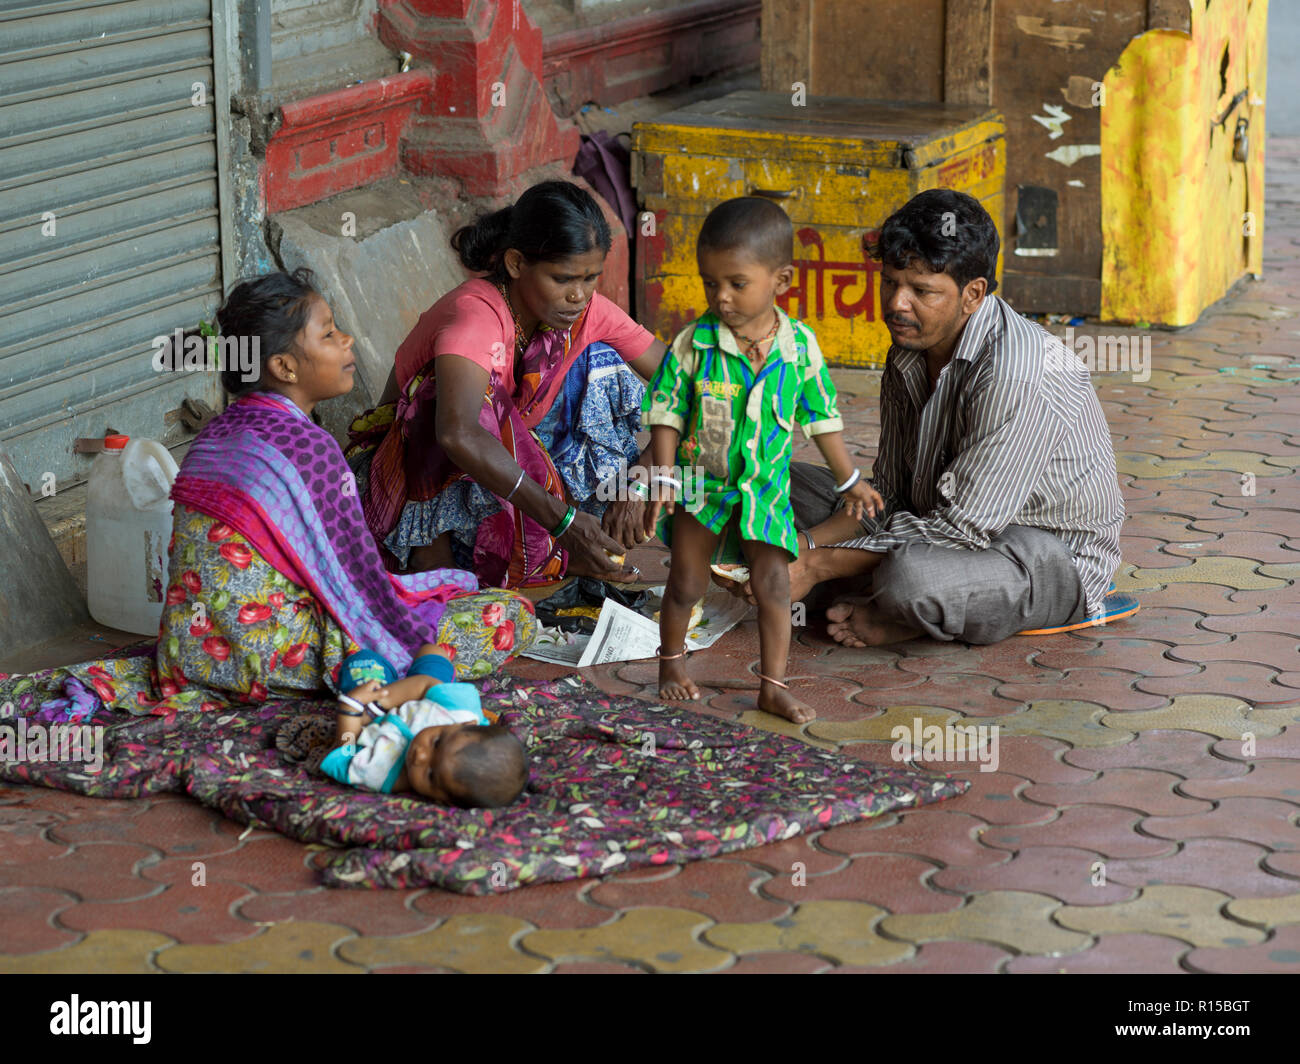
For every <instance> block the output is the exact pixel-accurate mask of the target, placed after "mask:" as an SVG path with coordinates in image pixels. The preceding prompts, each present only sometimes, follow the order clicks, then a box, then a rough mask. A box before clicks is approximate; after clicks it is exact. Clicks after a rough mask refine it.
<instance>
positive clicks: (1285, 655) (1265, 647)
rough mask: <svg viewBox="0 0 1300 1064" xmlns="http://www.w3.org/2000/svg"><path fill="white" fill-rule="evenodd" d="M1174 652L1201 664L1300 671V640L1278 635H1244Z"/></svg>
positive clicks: (1185, 659)
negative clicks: (1224, 663) (1235, 663)
mask: <svg viewBox="0 0 1300 1064" xmlns="http://www.w3.org/2000/svg"><path fill="white" fill-rule="evenodd" d="M1170 653H1171V654H1172V655H1174V656H1176V657H1178V658H1181V659H1182V660H1184V661H1192V662H1197V663H1205V662H1210V661H1243V662H1254V663H1256V664H1260V665H1266V666H1268V667H1269V668H1272V669H1276V670H1277V671H1278V672H1289V671H1294V670H1296V669H1300V641H1297V639H1296V637H1295V636H1290V635H1279V634H1278V633H1276V632H1244V633H1241V634H1238V635H1236V636H1234V637H1233V638H1232V640H1231V641H1230V642H1226V643H1213V644H1210V645H1208V646H1183V647H1175V648H1174V649H1173V650H1172V651H1170Z"/></svg>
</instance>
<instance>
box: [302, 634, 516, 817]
mask: <svg viewBox="0 0 1300 1064" xmlns="http://www.w3.org/2000/svg"><path fill="white" fill-rule="evenodd" d="M417 674H418V675H421V676H428V677H430V678H431V679H435V680H442V681H444V682H442V683H438V684H433V685H430V687H429V689H428V690H427V691H426V692H425V695H424V697H423V698H420V699H414V700H412V701H410V702H405V703H403V704H402V705H400V706H398V707H397V708H396V709H390V710H389V711H388V712H387V713H385V714H384V715H383V716H382V717H378V718H376V719H375V720H373V721H372V722H371V723H369V724H367V725H366V726H365V727H364V728H362V729H361V735H360V737H359V738H358V740H357V741H356V742H355V743H348V744H347V745H346V746H340V747H338V748H337V749H334V750H331V751H330V752H329V754H327V755H326V757H325V760H324V761H322V762H321V766H320V767H321V771H322V772H324V773H325V774H326V775H327V776H329V777H330V778H331V779H336V780H338V781H339V782H340V783H348V784H351V785H352V786H353V787H362V788H364V789H365V790H368V791H381V792H382V793H384V794H392V793H393V785H394V784H395V783H396V782H397V777H398V776H400V775H401V774H402V768H403V767H404V766H405V764H406V749H407V747H409V746H410V745H411V740H412V739H414V738H415V737H416V735H418V734H419V733H420V732H422V731H423V730H424V729H425V728H438V727H441V726H443V725H445V724H488V723H490V722H489V720H488V719H487V717H486V715H485V714H484V713H483V703H482V699H481V698H480V697H479V691H478V688H477V687H475V686H474V685H473V684H472V683H450V682H446V681H450V680H451V677H452V665H451V662H450V661H448V660H447V659H446V658H443V657H439V656H438V655H436V654H429V655H426V656H425V657H422V658H416V659H415V661H413V662H412V663H411V668H410V669H409V670H408V671H407V675H408V676H413V675H417ZM397 676H398V673H397V670H396V669H394V668H393V666H392V665H391V664H389V662H388V661H387V660H386V659H384V658H383V657H382V656H381V655H379V654H376V653H375V652H374V651H372V650H360V651H357V652H356V653H355V654H351V655H349V656H348V658H347V659H346V660H345V661H344V662H343V667H342V669H341V670H340V682H339V688H340V689H341V690H344V691H347V690H351V689H353V688H356V687H360V686H361V685H362V684H363V683H365V682H366V681H367V680H376V681H378V682H379V683H384V684H388V683H392V682H393V681H394V680H396V679H397Z"/></svg>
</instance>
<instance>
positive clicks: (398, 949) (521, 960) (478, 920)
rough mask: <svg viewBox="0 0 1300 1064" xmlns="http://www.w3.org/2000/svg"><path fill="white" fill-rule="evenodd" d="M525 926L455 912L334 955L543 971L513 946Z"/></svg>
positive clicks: (348, 945) (354, 943)
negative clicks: (408, 931) (418, 928)
mask: <svg viewBox="0 0 1300 1064" xmlns="http://www.w3.org/2000/svg"><path fill="white" fill-rule="evenodd" d="M282 926H289V925H282ZM531 927H532V925H531V924H529V923H528V922H527V921H526V920H520V919H518V918H517V917H514V916H507V915H506V914H504V913H478V914H475V915H468V914H464V913H461V914H457V915H456V916H452V917H449V918H448V919H447V920H446V921H444V922H443V923H441V924H439V925H438V926H437V927H435V928H432V929H430V930H426V931H421V932H420V933H419V934H415V935H372V936H368V937H366V938H353V939H350V940H348V941H346V942H343V943H342V945H340V946H339V947H338V955H339V957H340V958H341V959H342V960H344V961H347V962H350V963H351V964H355V965H360V966H362V967H365V968H370V967H378V966H381V965H382V966H387V965H393V964H435V965H438V966H439V967H442V968H451V969H453V970H454V971H458V972H468V973H487V972H501V973H506V974H527V973H531V972H541V971H545V970H546V969H547V968H548V967H549V965H548V964H547V962H546V961H545V960H543V959H540V958H538V957H530V956H528V955H527V954H526V953H524V952H522V951H521V950H519V949H516V948H515V945H514V943H515V942H517V940H518V938H519V936H520V935H522V934H524V933H525V932H527V931H529V930H530V929H531ZM579 933H580V932H579Z"/></svg>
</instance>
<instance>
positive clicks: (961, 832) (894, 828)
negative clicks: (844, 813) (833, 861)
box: [817, 809, 1007, 867]
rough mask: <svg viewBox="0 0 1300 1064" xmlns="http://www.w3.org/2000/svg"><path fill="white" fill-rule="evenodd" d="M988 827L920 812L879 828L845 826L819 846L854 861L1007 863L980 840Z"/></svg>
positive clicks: (940, 812)
mask: <svg viewBox="0 0 1300 1064" xmlns="http://www.w3.org/2000/svg"><path fill="white" fill-rule="evenodd" d="M986 826H987V825H986V824H985V822H984V821H983V820H980V819H978V818H976V817H973V816H970V815H969V814H966V813H953V812H949V811H947V810H946V809H918V810H917V811H915V812H912V813H905V814H904V815H903V816H901V817H899V818H897V819H896V820H895V821H893V822H892V823H890V824H885V825H881V826H879V827H875V826H872V822H871V821H867V822H864V823H858V824H841V825H839V826H838V827H833V828H831V829H830V830H829V831H826V832H824V833H823V834H822V835H821V836H820V837H819V838H818V840H817V845H818V846H819V847H820V848H823V849H826V850H829V851H830V852H832V853H834V854H844V855H846V856H850V857H862V856H864V855H867V854H891V853H902V854H916V855H917V856H920V857H924V858H926V859H927V860H930V861H934V862H937V863H938V864H941V865H945V866H949V867H967V866H984V865H993V864H1000V863H1003V862H1005V861H1006V860H1007V855H1006V854H1005V853H1004V852H1002V851H999V850H993V849H990V848H989V847H987V846H981V845H980V844H979V842H978V841H977V840H976V834H977V833H978V832H979V831H981V830H982V829H983V828H985V827H986Z"/></svg>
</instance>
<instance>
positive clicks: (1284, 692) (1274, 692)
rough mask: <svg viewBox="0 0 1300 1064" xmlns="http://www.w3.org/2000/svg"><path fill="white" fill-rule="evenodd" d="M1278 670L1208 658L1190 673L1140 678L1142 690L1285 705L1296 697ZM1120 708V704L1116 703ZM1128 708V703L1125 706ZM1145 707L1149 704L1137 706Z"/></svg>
mask: <svg viewBox="0 0 1300 1064" xmlns="http://www.w3.org/2000/svg"><path fill="white" fill-rule="evenodd" d="M1275 676H1277V670H1276V669H1272V668H1269V667H1268V666H1266V665H1252V664H1248V663H1246V662H1240V661H1207V662H1206V663H1205V664H1204V665H1203V666H1202V668H1201V671H1200V672H1197V673H1194V674H1192V675H1190V676H1176V677H1152V678H1150V679H1146V678H1142V679H1139V680H1138V682H1137V684H1136V685H1135V686H1136V687H1137V689H1138V690H1139V691H1148V692H1151V693H1152V694H1157V695H1168V696H1171V697H1172V696H1173V695H1188V694H1214V695H1223V696H1225V697H1228V698H1239V699H1241V700H1242V701H1243V702H1249V703H1252V704H1258V705H1283V704H1286V703H1291V702H1295V701H1296V700H1297V695H1296V692H1295V690H1294V689H1293V688H1287V687H1283V686H1282V685H1281V684H1278V683H1274V682H1273V679H1274V677H1275ZM1116 708H1119V707H1116ZM1125 708H1127V707H1125ZM1133 708H1134V709H1137V708H1146V707H1137V706H1134V707H1133Z"/></svg>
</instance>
